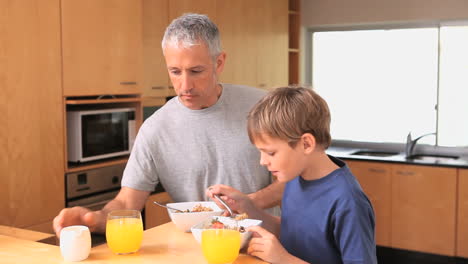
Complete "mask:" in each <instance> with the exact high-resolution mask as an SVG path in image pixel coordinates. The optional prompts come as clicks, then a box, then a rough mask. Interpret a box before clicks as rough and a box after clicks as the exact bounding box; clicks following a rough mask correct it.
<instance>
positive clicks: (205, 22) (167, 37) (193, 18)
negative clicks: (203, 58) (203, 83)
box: [161, 13, 221, 59]
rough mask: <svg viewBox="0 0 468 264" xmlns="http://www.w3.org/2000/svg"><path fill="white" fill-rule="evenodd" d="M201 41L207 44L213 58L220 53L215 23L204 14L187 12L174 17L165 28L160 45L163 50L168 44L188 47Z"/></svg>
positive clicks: (219, 42)
mask: <svg viewBox="0 0 468 264" xmlns="http://www.w3.org/2000/svg"><path fill="white" fill-rule="evenodd" d="M201 41H204V42H205V43H206V44H207V45H208V49H209V51H210V55H211V56H212V57H213V59H215V58H216V57H217V56H218V55H219V54H220V53H221V41H220V38H219V31H218V27H217V26H216V25H215V23H213V21H211V20H210V19H209V18H208V16H206V15H200V14H192V13H188V14H184V15H182V16H180V17H178V18H176V19H174V20H173V21H172V22H171V24H170V25H169V26H168V27H167V28H166V32H165V33H164V37H163V40H162V42H161V46H162V49H163V52H164V51H165V48H166V47H167V46H169V45H170V46H175V47H177V46H182V47H184V48H188V47H191V46H194V45H199V44H200V42H201Z"/></svg>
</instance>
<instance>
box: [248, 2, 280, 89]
mask: <svg viewBox="0 0 468 264" xmlns="http://www.w3.org/2000/svg"><path fill="white" fill-rule="evenodd" d="M252 5H258V6H257V8H256V9H257V10H259V13H263V14H264V15H262V16H256V21H255V24H256V25H257V27H255V29H256V30H257V32H256V34H255V37H256V39H257V49H256V50H257V57H258V59H257V65H256V69H257V87H259V88H262V89H267V90H271V89H273V88H276V87H279V86H286V85H287V84H288V11H287V10H288V1H285V0H261V1H260V0H257V1H252Z"/></svg>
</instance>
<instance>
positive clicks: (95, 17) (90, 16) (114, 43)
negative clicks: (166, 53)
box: [61, 0, 142, 96]
mask: <svg viewBox="0 0 468 264" xmlns="http://www.w3.org/2000/svg"><path fill="white" fill-rule="evenodd" d="M61 11H62V14H61V20H62V56H63V90H64V95H65V96H84V95H107V94H110V95H117V94H138V93H141V85H142V84H141V81H142V60H141V56H142V26H141V23H142V19H141V18H142V16H141V12H142V10H141V2H140V1H135V0H114V1H106V0H62V1H61Z"/></svg>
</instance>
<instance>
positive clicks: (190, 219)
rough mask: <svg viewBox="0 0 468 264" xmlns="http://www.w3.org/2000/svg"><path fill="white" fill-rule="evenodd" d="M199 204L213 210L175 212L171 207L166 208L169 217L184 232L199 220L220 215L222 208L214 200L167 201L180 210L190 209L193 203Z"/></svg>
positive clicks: (170, 205)
mask: <svg viewBox="0 0 468 264" xmlns="http://www.w3.org/2000/svg"><path fill="white" fill-rule="evenodd" d="M197 204H201V205H202V206H204V207H209V208H211V209H213V211H206V212H190V213H180V212H179V213H177V212H175V211H173V210H171V209H167V212H168V213H169V217H170V218H171V220H172V222H173V223H174V224H175V225H176V226H177V228H179V229H180V230H182V231H184V232H190V228H191V227H192V226H193V225H195V224H197V223H200V222H201V221H203V220H205V219H207V218H211V217H212V216H216V215H221V214H222V213H223V210H222V209H221V208H219V207H218V206H217V205H216V203H215V202H204V201H200V202H182V203H168V204H167V206H169V207H172V208H175V209H179V210H182V211H185V210H187V209H188V210H192V209H193V207H195V205H197Z"/></svg>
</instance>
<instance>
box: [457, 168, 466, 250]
mask: <svg viewBox="0 0 468 264" xmlns="http://www.w3.org/2000/svg"><path fill="white" fill-rule="evenodd" d="M457 215H458V221H457V252H456V255H457V256H459V257H464V258H468V170H467V169H459V170H458V214H457Z"/></svg>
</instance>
